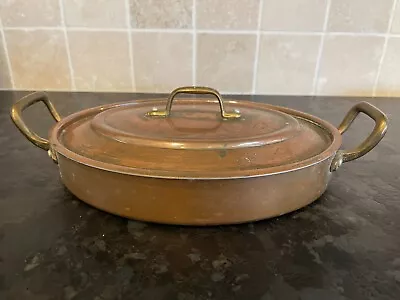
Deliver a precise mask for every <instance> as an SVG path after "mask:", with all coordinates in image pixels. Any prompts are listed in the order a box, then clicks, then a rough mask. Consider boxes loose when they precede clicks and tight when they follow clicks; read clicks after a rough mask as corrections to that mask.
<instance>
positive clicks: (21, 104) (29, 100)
mask: <svg viewBox="0 0 400 300" xmlns="http://www.w3.org/2000/svg"><path fill="white" fill-rule="evenodd" d="M37 102H43V103H44V104H45V105H46V107H47V109H48V110H49V111H50V114H51V115H52V117H53V119H54V120H56V121H57V122H59V121H60V120H61V117H60V115H59V114H58V112H57V111H56V108H55V107H54V105H53V103H51V101H50V100H49V98H48V97H47V95H46V94H45V93H43V92H35V93H32V94H29V95H27V96H25V97H23V98H21V99H20V100H18V101H17V102H16V103H14V105H13V106H12V108H11V119H12V120H13V122H14V124H15V126H17V128H18V129H19V130H20V131H21V132H22V134H23V135H24V136H25V137H26V138H27V139H28V140H29V141H31V142H32V143H33V144H34V145H36V146H37V147H39V148H42V149H43V150H46V151H49V156H50V157H51V158H52V159H53V160H56V158H55V156H54V153H52V152H51V149H50V142H49V141H48V140H46V139H44V138H42V137H40V136H38V135H37V134H36V133H35V132H33V131H31V130H30V129H29V128H28V126H27V125H26V124H25V122H24V120H23V119H22V112H23V111H24V110H25V109H26V108H28V107H29V106H31V105H33V104H35V103H37Z"/></svg>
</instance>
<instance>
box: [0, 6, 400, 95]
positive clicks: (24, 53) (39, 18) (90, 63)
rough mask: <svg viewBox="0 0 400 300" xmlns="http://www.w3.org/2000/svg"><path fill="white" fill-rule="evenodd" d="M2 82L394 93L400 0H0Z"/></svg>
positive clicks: (84, 87)
mask: <svg viewBox="0 0 400 300" xmlns="http://www.w3.org/2000/svg"><path fill="white" fill-rule="evenodd" d="M0 20H1V24H0V88H1V89H18V90H77V91H121V92H127V91H137V92H169V91H171V90H172V89H174V88H176V87H178V86H183V85H207V86H211V87H214V88H216V89H218V90H220V91H221V92H223V93H239V94H243V93H248V94H280V95H289V94H290V95H296V94H298V95H352V96H353V95H354V96H358V95H362V96H400V0H35V1H27V0H2V1H0Z"/></svg>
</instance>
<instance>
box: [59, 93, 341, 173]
mask: <svg viewBox="0 0 400 300" xmlns="http://www.w3.org/2000/svg"><path fill="white" fill-rule="evenodd" d="M225 105H226V106H227V107H229V108H235V109H236V110H239V111H240V112H241V118H239V119H235V120H224V119H222V118H221V116H220V115H219V112H218V106H217V105H216V103H214V102H213V100H193V99H190V100H189V99H183V100H180V101H179V102H177V103H176V104H175V106H174V111H173V113H172V114H171V115H170V116H169V117H168V118H154V117H148V116H146V112H147V111H148V110H149V109H151V108H152V107H156V108H157V109H158V108H162V107H164V106H165V101H162V100H161V101H160V100H157V101H145V102H139V103H138V102H135V103H128V104H115V105H109V106H103V107H100V108H95V109H92V110H90V111H84V112H82V113H81V114H80V115H73V116H70V117H67V118H66V119H64V120H63V121H62V122H60V123H58V125H57V126H56V129H55V130H54V131H53V132H54V133H56V134H53V135H52V137H51V143H52V145H53V147H54V149H55V150H56V151H57V152H60V153H62V154H64V155H65V156H67V157H71V158H73V159H74V160H76V161H79V162H82V163H85V164H87V165H90V166H93V167H98V168H102V169H105V170H109V171H115V172H122V173H126V174H134V175H142V176H152V177H163V178H165V177H167V178H197V179H200V178H201V179H209V178H232V177H247V176H260V175H267V174H273V173H279V172H285V171H290V170H293V169H296V168H302V167H304V166H307V165H310V164H313V163H316V162H319V161H322V160H324V159H327V158H328V157H330V156H332V154H333V153H334V152H335V151H336V150H337V149H338V148H339V145H340V142H341V136H340V134H339V133H338V132H337V130H335V128H333V127H332V126H331V125H329V124H327V123H326V122H324V121H322V120H319V119H317V118H313V117H311V116H307V115H305V114H302V113H298V112H295V111H292V110H289V109H285V108H277V107H271V106H268V105H265V104H258V103H250V102H239V103H238V102H236V101H225ZM289 114H290V115H289Z"/></svg>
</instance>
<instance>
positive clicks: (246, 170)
mask: <svg viewBox="0 0 400 300" xmlns="http://www.w3.org/2000/svg"><path fill="white" fill-rule="evenodd" d="M189 92H192V93H194V94H211V95H212V96H214V97H216V98H217V100H215V99H213V98H206V99H197V100H196V99H192V98H185V99H175V96H176V95H178V94H179V93H189ZM173 100H174V104H173V105H172V101H173ZM37 101H44V102H45V103H46V105H47V106H48V107H49V109H50V111H51V112H52V114H53V116H54V115H55V114H56V111H55V108H54V106H53V105H52V104H51V102H50V101H49V100H48V99H47V98H46V97H45V96H43V95H42V94H36V96H35V94H34V95H30V96H28V97H26V98H23V99H21V101H20V102H17V103H16V104H14V107H13V109H12V112H11V116H12V118H13V121H14V123H15V124H16V126H17V127H18V128H19V129H20V130H21V132H22V133H23V134H24V135H25V136H27V137H28V139H29V140H30V141H32V142H33V143H34V144H35V145H37V146H39V147H41V148H44V149H45V150H48V152H49V155H50V156H51V157H52V159H53V160H54V161H56V162H58V163H59V168H60V174H61V177H62V181H63V183H64V184H65V185H66V186H67V188H68V189H69V190H70V191H71V192H72V193H73V194H75V195H76V196H77V197H78V198H80V199H81V200H83V201H85V202H87V203H89V204H91V205H93V206H95V207H97V208H99V209H102V210H105V211H108V212H110V213H114V214H117V215H121V216H125V217H129V218H134V219H140V220H145V221H152V222H160V223H169V224H192V225H212V224H229V223H241V222H246V221H253V220H258V219H263V218H269V217H273V216H277V215H281V214H284V213H287V212H290V211H293V210H296V209H298V208H300V207H303V206H305V205H307V204H309V203H310V202H312V201H314V200H315V199H317V198H318V197H319V196H320V195H321V194H322V193H323V192H324V191H325V189H326V187H327V184H328V182H329V179H330V177H331V174H332V173H331V172H333V171H335V170H336V169H337V168H338V167H339V166H340V165H341V164H342V163H343V162H346V161H350V160H353V159H356V158H358V157H360V156H362V155H364V154H366V153H367V152H368V151H370V150H371V149H372V148H373V147H375V146H376V145H377V144H378V143H379V141H380V140H381V139H382V138H383V136H384V135H385V133H386V129H387V118H386V116H385V115H384V114H383V113H382V112H381V111H380V110H379V109H377V108H376V107H374V106H372V105H370V104H368V103H365V102H362V103H359V104H357V105H355V106H354V107H353V108H352V109H351V110H350V111H349V113H348V114H347V116H346V117H345V118H344V120H343V122H342V124H341V125H340V126H339V129H336V128H335V127H334V126H332V125H331V124H329V123H327V122H325V121H323V120H321V119H319V118H316V117H314V116H311V115H308V114H305V113H302V112H299V111H295V110H291V109H288V108H283V107H277V106H271V105H267V104H262V103H253V102H237V101H233V100H224V101H222V98H221V96H220V95H219V94H218V92H217V91H215V90H213V89H209V88H197V87H184V88H179V89H176V90H174V91H173V92H172V93H171V96H170V97H169V98H168V99H167V101H166V100H163V99H161V100H160V99H158V100H147V101H136V102H128V103H120V104H111V105H105V106H99V107H95V108H92V109H87V110H84V111H80V112H78V113H74V114H72V115H70V116H68V117H66V118H64V119H62V120H61V121H59V122H58V123H57V124H56V125H55V126H54V127H53V129H52V130H51V134H50V138H49V141H47V140H46V139H43V138H41V137H39V136H37V135H36V134H35V133H33V132H32V131H30V130H29V128H28V127H27V126H26V125H25V123H24V122H23V120H22V117H21V113H22V110H23V109H24V108H26V107H28V106H30V105H32V104H34V103H36V102H37ZM360 112H363V113H365V114H367V115H368V116H369V117H371V118H372V119H373V120H374V121H375V127H374V129H373V130H372V132H371V134H370V136H369V137H368V138H367V139H366V140H365V141H364V142H362V143H361V144H360V146H358V147H357V148H355V149H353V150H348V151H345V150H339V151H338V149H339V147H340V144H341V133H343V132H344V131H346V130H347V128H349V126H350V124H351V123H352V122H353V120H354V119H355V117H356V116H357V114H358V113H360ZM57 115H58V114H57ZM38 141H39V142H40V143H38Z"/></svg>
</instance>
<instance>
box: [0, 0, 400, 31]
mask: <svg viewBox="0 0 400 300" xmlns="http://www.w3.org/2000/svg"><path fill="white" fill-rule="evenodd" d="M193 1H195V0H193ZM329 3H330V1H329ZM3 29H4V30H5V31H12V30H20V31H35V30H64V29H66V30H67V31H95V32H98V31H100V32H127V31H129V32H140V33H146V32H149V33H193V31H194V30H195V31H196V33H205V34H254V35H257V34H258V33H260V34H271V35H302V36H310V35H315V36H321V35H333V36H336V35H343V36H370V37H386V36H388V35H389V36H390V37H400V34H391V33H389V34H387V33H376V32H339V31H336V32H326V31H275V30H272V31H271V30H209V29H196V28H195V27H194V28H193V29H173V28H172V29H171V28H98V27H97V28H95V27H93V28H91V27H68V28H66V27H65V26H64V27H63V26H55V27H54V26H53V27H4V28H3Z"/></svg>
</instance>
